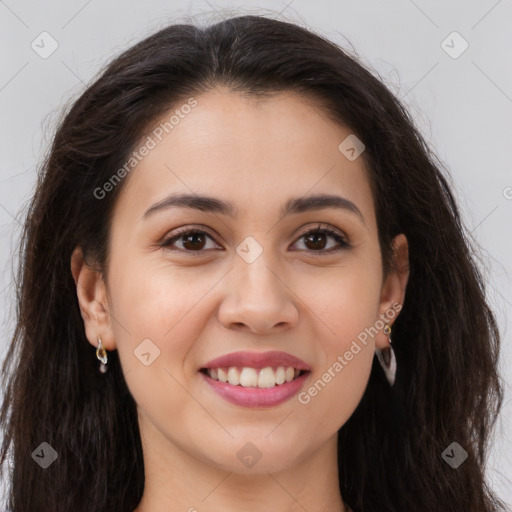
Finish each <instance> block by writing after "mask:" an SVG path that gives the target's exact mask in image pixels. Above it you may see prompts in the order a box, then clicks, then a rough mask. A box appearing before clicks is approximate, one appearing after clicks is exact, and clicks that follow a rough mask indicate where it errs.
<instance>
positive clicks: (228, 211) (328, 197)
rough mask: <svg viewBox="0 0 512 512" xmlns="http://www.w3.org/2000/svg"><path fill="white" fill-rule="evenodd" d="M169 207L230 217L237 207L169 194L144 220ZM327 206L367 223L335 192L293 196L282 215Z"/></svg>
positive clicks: (356, 210)
mask: <svg viewBox="0 0 512 512" xmlns="http://www.w3.org/2000/svg"><path fill="white" fill-rule="evenodd" d="M168 208H192V209H195V210H200V211H202V212H211V213H218V214H221V215H227V216H230V217H235V216H236V208H235V207H234V206H233V204H232V203H230V202H229V201H225V200H222V199H217V198H215V197H210V196H200V195H197V194H177V195H171V196H168V197H166V198H165V199H163V200H162V201H159V202H158V203H155V204H154V205H153V206H151V207H150V208H149V209H148V210H147V211H146V212H145V213H144V215H143V216H142V220H143V219H146V218H147V217H149V216H151V215H153V214H154V213H156V212H157V211H161V210H166V209H168ZM326 208H338V209H341V210H345V211H348V212H350V213H353V214H355V215H357V216H358V217H359V218H360V220H361V221H362V223H363V224H365V221H364V217H363V214H362V213H361V211H360V210H359V208H358V207H357V206H356V205H355V204H354V203H353V202H352V201H350V200H349V199H346V198H345V197H341V196H337V195H333V194H320V195H314V196H305V197H294V198H291V199H289V200H288V201H287V202H286V203H285V205H284V206H283V207H282V208H281V217H285V216H286V215H290V214H298V213H303V212H307V211H311V210H322V209H326Z"/></svg>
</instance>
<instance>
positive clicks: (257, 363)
mask: <svg viewBox="0 0 512 512" xmlns="http://www.w3.org/2000/svg"><path fill="white" fill-rule="evenodd" d="M230 366H238V367H241V368H242V367H244V366H246V367H249V368H255V369H261V368H266V367H267V366H271V367H274V368H275V367H277V366H285V367H287V366H292V367H293V368H296V369H298V370H305V371H310V370H311V367H310V366H309V365H308V364H307V363H305V362H304V361H303V360H302V359H299V358H298V357H295V356H292V355H291V354H288V353H287V352H280V351H277V350H272V351H268V352H242V351H240V352H232V353H231V354H226V355H224V356H221V357H217V358H216V359H213V360H212V361H210V362H208V363H207V364H206V365H205V366H203V367H202V368H225V367H230ZM292 382H293V381H292Z"/></svg>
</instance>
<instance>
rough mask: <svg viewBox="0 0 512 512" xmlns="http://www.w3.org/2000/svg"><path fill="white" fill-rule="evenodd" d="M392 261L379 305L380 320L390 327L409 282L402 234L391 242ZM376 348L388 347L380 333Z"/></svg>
mask: <svg viewBox="0 0 512 512" xmlns="http://www.w3.org/2000/svg"><path fill="white" fill-rule="evenodd" d="M391 243H392V246H393V261H392V267H391V270H390V272H389V274H388V275H387V276H386V278H385V279H384V282H383V283H382V289H381V297H380V304H379V312H380V315H381V316H380V318H382V319H383V320H384V322H385V323H386V324H388V325H389V326H390V327H391V326H392V325H393V323H394V322H395V320H396V318H397V317H398V314H399V312H400V310H401V309H402V306H403V304H404V300H405V290H406V287H407V282H408V280H409V274H410V270H409V245H408V243H407V238H406V236H405V235H404V234H400V235H397V236H395V238H393V240H392V242H391ZM375 345H376V347H377V348H380V349H383V348H385V347H387V346H388V345H389V341H388V336H387V335H386V334H384V333H383V332H382V331H380V332H379V334H378V335H377V336H376V338H375Z"/></svg>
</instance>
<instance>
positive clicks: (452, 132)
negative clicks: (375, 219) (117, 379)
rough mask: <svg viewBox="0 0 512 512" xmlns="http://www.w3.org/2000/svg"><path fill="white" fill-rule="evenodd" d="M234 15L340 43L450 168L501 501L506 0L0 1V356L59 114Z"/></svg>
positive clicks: (510, 444) (506, 427)
mask: <svg viewBox="0 0 512 512" xmlns="http://www.w3.org/2000/svg"><path fill="white" fill-rule="evenodd" d="M211 13H213V15H212V14H211ZM243 13H255V14H262V13H263V14H265V13H267V14H270V15H272V16H273V17H276V16H278V17H281V18H282V19H285V20H289V21H296V22H298V23H300V24H303V25H306V26H307V27H308V28H311V29H313V30H316V31H318V32H320V33H321V34H323V35H325V36H327V37H329V38H330V39H332V40H334V41H336V42H337V43H339V44H341V45H342V46H343V47H345V48H348V49H349V50H351V49H352V47H351V45H350V44H349V42H350V43H351V44H352V45H353V47H354V49H355V50H356V51H357V53H358V54H359V55H360V57H361V59H362V61H363V63H364V64H367V65H369V66H371V67H372V68H373V69H375V70H376V71H378V73H379V74H380V75H381V78H382V80H384V81H385V83H386V84H387V85H388V86H389V87H390V88H391V89H392V90H393V91H394V92H396V93H397V94H398V96H399V97H400V98H402V99H403V100H404V101H405V102H406V104H407V105H408V107H409V109H410V111H411V112H412V114H413V117H414V118H415V119H416V122H417V125H418V126H419V128H420V130H421V131H422V133H423V134H424V135H425V137H426V139H427V141H429V143H430V144H431V146H432V147H433V148H434V149H435V151H437V153H438V155H439V156H440V158H441V159H442V160H443V162H445V164H446V166H447V167H448V168H449V169H450V171H451V173H452V176H453V187H454V190H455V192H456V194H457V196H458V198H459V203H460V206H461V208H462V210H463V214H464V219H465V222H466V224H467V226H468V228H469V229H470V230H471V232H472V233H473V234H474V236H475V237H476V239H477V240H478V242H479V243H480V244H481V246H482V250H483V251H484V252H483V255H484V260H485V262H486V267H485V268H484V269H483V271H484V274H485V276H486V277H487V281H488V298H489V300H490V302H491V304H492V305H493V307H494V308H495V311H496V314H497V317H498V320H499V325H500V331H501V333H502V336H503V338H502V339H503V344H502V353H501V371H502V375H503V377H504V380H505V387H506V389H505V393H506V394H505V400H504V408H503V412H502V415H501V418H500V420H499V421H498V424H497V428H496V433H495V439H494V440H493V442H492V450H491V454H490V458H489V463H488V468H487V475H488V479H489V481H490V483H491V485H492V487H493V488H494V489H495V490H496V491H497V492H498V494H499V495H500V496H501V497H502V498H503V499H504V500H505V501H507V502H508V503H509V504H512V424H511V423H512V422H511V420H512V386H511V382H512V378H511V377H512V370H511V368H512V342H511V333H510V314H511V310H512V289H511V288H512V287H511V278H510V274H511V267H512V264H511V262H512V242H511V238H512V237H511V220H512V173H511V171H510V169H511V167H510V164H511V160H512V154H511V153H512V149H511V148H512V144H511V142H510V141H511V140H512V115H511V114H512V66H511V65H510V64H511V59H510V57H511V53H512V52H511V50H512V31H511V30H510V26H511V24H510V21H511V16H512V1H511V0H498V1H496V0H480V1H476V0H473V1H471V2H465V1H462V0H461V1H458V2H456V1H452V2H444V1H441V0H435V1H429V2H427V1H426V0H414V1H413V0H392V1H387V2H380V1H377V0H371V1H369V0H366V1H359V2H356V1H348V0H340V1H327V0H315V1H314V2H313V1H309V2H308V1H306V0H291V1H290V0H277V1H272V2H271V1H266V2H265V1H254V2H240V1H238V2H223V1H218V0H217V1H214V0H212V1H211V2H205V1H194V2H188V3H187V2H184V1H182V2H178V1H176V0H167V1H164V0H145V1H144V2H122V1H120V0H109V1H100V0H88V1H87V0H74V1H64V0H51V1H50V0H48V1H45V2H44V4H43V3H42V2H35V1H34V2H29V1H27V0H17V1H15V0H0V29H1V30H0V48H1V57H0V59H1V62H0V109H1V110H0V111H1V120H2V122H1V124H0V155H1V166H0V260H1V267H0V270H2V272H1V276H0V279H1V281H0V292H1V293H0V301H1V302H0V314H1V321H2V331H1V332H2V337H1V340H0V355H3V353H5V351H6V349H7V346H8V342H9V339H10V336H11V334H12V331H13V326H14V324H13V321H14V318H15V315H14V313H15V309H14V304H13V300H14V288H13V283H12V279H13V264H15V263H16V260H17V255H16V254H15V246H16V242H17V239H18V236H19V229H20V224H19V223H20V220H21V219H22V217H23V212H24V208H25V206H26V202H27V201H28V199H29V197H30V195H31V193H32V191H33V188H34V185H35V180H36V173H35V170H36V166H37V164H38V162H40V161H41V157H42V155H43V152H44V151H45V150H46V147H47V145H48V144H49V143H50V141H51V136H52V133H53V129H54V127H55V125H56V122H57V120H58V116H59V112H60V110H61V108H62V107H63V106H64V105H65V104H67V103H68V102H69V101H72V100H73V99H74V98H76V97H77V96H78V95H79V94H80V93H81V91H83V89H84V87H85V85H86V84H88V83H90V81H91V79H92V78H93V76H94V75H95V74H96V73H98V71H100V69H101V67H102V66H103V65H104V63H105V62H106V61H107V60H108V59H109V58H110V57H111V56H113V55H115V54H117V53H119V52H120V51H122V50H124V49H125V48H126V47H128V46H129V45H131V44H132V43H134V42H135V41H137V40H139V39H141V38H143V37H144V36H146V35H148V34H149V33H151V32H153V31H156V30H157V29H159V28H161V27H163V26H164V25H165V24H166V23H168V22H173V21H183V20H185V21H187V18H188V17H189V16H190V17H192V20H196V21H200V22H207V21H217V20H220V19H222V18H223V17H226V16H227V15H230V14H243ZM279 13H281V14H279ZM44 31H46V32H48V33H49V34H50V35H51V37H52V38H53V39H54V40H55V41H56V42H57V44H58V48H57V50H56V51H55V52H54V53H53V54H51V55H50V56H49V57H48V58H46V59H43V58H41V56H40V55H39V54H38V53H36V51H34V49H32V47H31V43H32V42H33V41H35V42H34V45H39V51H40V52H42V51H47V50H48V49H50V48H51V46H50V44H51V41H50V39H48V36H40V34H41V33H42V32H44ZM453 31H457V32H458V33H459V34H460V35H461V36H462V38H464V40H466V41H467V43H468V44H469V47H468V49H467V50H466V51H465V52H464V53H462V54H461V55H460V56H458V57H457V58H452V57H451V56H450V55H448V54H447V53H446V51H445V50H444V49H443V47H442V42H443V41H444V40H445V39H446V38H447V36H449V34H451V33H452V32H453ZM42 38H46V39H44V48H43V43H42V42H41V39H42ZM452 39H453V37H451V38H448V40H447V42H446V43H445V45H446V44H448V45H450V46H452V47H453V48H452V49H451V50H450V51H451V52H458V51H459V50H460V49H461V48H462V46H461V44H462V41H461V40H458V39H457V38H455V39H453V42H451V41H452ZM468 342H469V340H468ZM2 351H3V352H2ZM0 490H1V486H0Z"/></svg>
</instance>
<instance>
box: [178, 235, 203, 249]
mask: <svg viewBox="0 0 512 512" xmlns="http://www.w3.org/2000/svg"><path fill="white" fill-rule="evenodd" d="M197 237H199V239H200V240H201V241H200V242H199V246H200V247H197ZM183 238H184V242H183V246H184V247H186V248H188V249H190V250H191V251H197V250H200V249H202V246H203V245H204V235H203V234H202V233H189V234H186V235H183ZM194 239H196V241H195V242H194V241H192V246H193V247H192V248H190V247H187V244H189V242H190V241H191V240H194ZM201 242H202V243H201Z"/></svg>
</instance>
